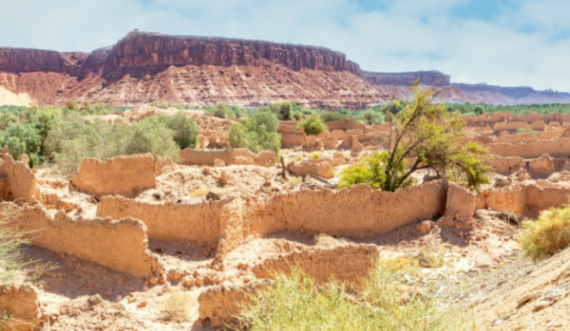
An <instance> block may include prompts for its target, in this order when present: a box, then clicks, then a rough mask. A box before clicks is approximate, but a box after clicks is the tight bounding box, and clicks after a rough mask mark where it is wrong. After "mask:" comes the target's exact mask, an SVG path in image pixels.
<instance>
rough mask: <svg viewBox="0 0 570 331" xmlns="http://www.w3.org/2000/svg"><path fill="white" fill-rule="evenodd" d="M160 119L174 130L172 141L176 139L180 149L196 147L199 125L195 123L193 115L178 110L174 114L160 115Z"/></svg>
mask: <svg viewBox="0 0 570 331" xmlns="http://www.w3.org/2000/svg"><path fill="white" fill-rule="evenodd" d="M160 119H161V121H163V122H164V123H165V124H166V126H167V127H168V128H169V129H170V130H172V131H173V132H174V141H176V143H177V144H178V147H180V149H184V148H196V147H197V146H198V143H199V141H198V138H199V135H200V126H199V125H198V124H197V123H196V120H195V119H194V117H192V116H189V115H188V114H187V113H186V112H184V111H182V110H180V111H178V112H177V113H176V115H174V116H161V117H160Z"/></svg>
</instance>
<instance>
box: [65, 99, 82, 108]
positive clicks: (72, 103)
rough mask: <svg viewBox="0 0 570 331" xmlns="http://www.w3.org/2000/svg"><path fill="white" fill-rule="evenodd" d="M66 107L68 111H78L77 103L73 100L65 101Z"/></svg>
mask: <svg viewBox="0 0 570 331" xmlns="http://www.w3.org/2000/svg"><path fill="white" fill-rule="evenodd" d="M66 107H67V109H69V110H71V111H78V110H79V104H78V103H77V101H76V100H75V99H69V100H67V103H66Z"/></svg>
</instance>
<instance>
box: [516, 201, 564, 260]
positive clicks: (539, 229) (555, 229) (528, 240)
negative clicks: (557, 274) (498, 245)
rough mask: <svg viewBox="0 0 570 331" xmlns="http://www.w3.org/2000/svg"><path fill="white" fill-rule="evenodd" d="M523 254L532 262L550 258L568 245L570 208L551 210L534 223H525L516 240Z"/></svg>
mask: <svg viewBox="0 0 570 331" xmlns="http://www.w3.org/2000/svg"><path fill="white" fill-rule="evenodd" d="M518 241H519V244H520V245H521V248H522V250H523V252H524V253H525V254H526V255H527V256H529V257H530V258H532V259H534V260H541V259H545V258H547V257H550V256H552V255H554V254H556V253H558V252H560V251H561V250H563V249H565V248H566V247H568V246H569V245H570V207H564V208H553V209H551V210H549V211H548V212H545V213H543V214H542V215H541V216H540V217H539V218H538V220H536V221H525V222H523V224H522V231H521V233H520V235H519V238H518Z"/></svg>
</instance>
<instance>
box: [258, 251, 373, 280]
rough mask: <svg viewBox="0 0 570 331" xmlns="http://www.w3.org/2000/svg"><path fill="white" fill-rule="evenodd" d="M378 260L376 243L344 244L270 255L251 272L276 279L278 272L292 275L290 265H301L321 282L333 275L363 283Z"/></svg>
mask: <svg viewBox="0 0 570 331" xmlns="http://www.w3.org/2000/svg"><path fill="white" fill-rule="evenodd" d="M377 260H378V248H377V247H376V246H375V245H341V246H337V247H333V248H314V249H311V250H310V251H294V252H291V253H289V254H287V255H281V256H278V257H274V258H270V259H269V260H266V261H263V263H261V264H258V265H256V266H254V267H253V269H252V271H253V273H254V274H255V277H257V278H260V279H273V275H275V274H276V273H277V274H280V275H281V274H285V275H289V274H290V273H291V267H299V268H301V270H303V271H304V272H305V273H306V274H307V275H309V276H311V277H312V278H314V279H315V280H316V281H317V282H319V283H326V282H328V281H330V280H331V277H332V278H334V279H335V280H337V281H341V282H346V283H350V284H360V283H361V282H362V280H363V279H364V278H366V277H367V276H368V275H369V273H370V269H371V268H372V267H373V265H374V263H375V261H377Z"/></svg>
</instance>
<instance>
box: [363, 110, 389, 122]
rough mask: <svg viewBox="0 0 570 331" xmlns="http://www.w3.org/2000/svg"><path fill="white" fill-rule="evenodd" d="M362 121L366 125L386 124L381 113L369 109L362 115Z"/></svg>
mask: <svg viewBox="0 0 570 331" xmlns="http://www.w3.org/2000/svg"><path fill="white" fill-rule="evenodd" d="M362 119H363V120H364V123H366V125H372V124H380V123H382V122H384V116H382V114H381V113H379V112H375V111H373V110H371V109H368V110H367V111H365V112H364V113H363V114H362Z"/></svg>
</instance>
